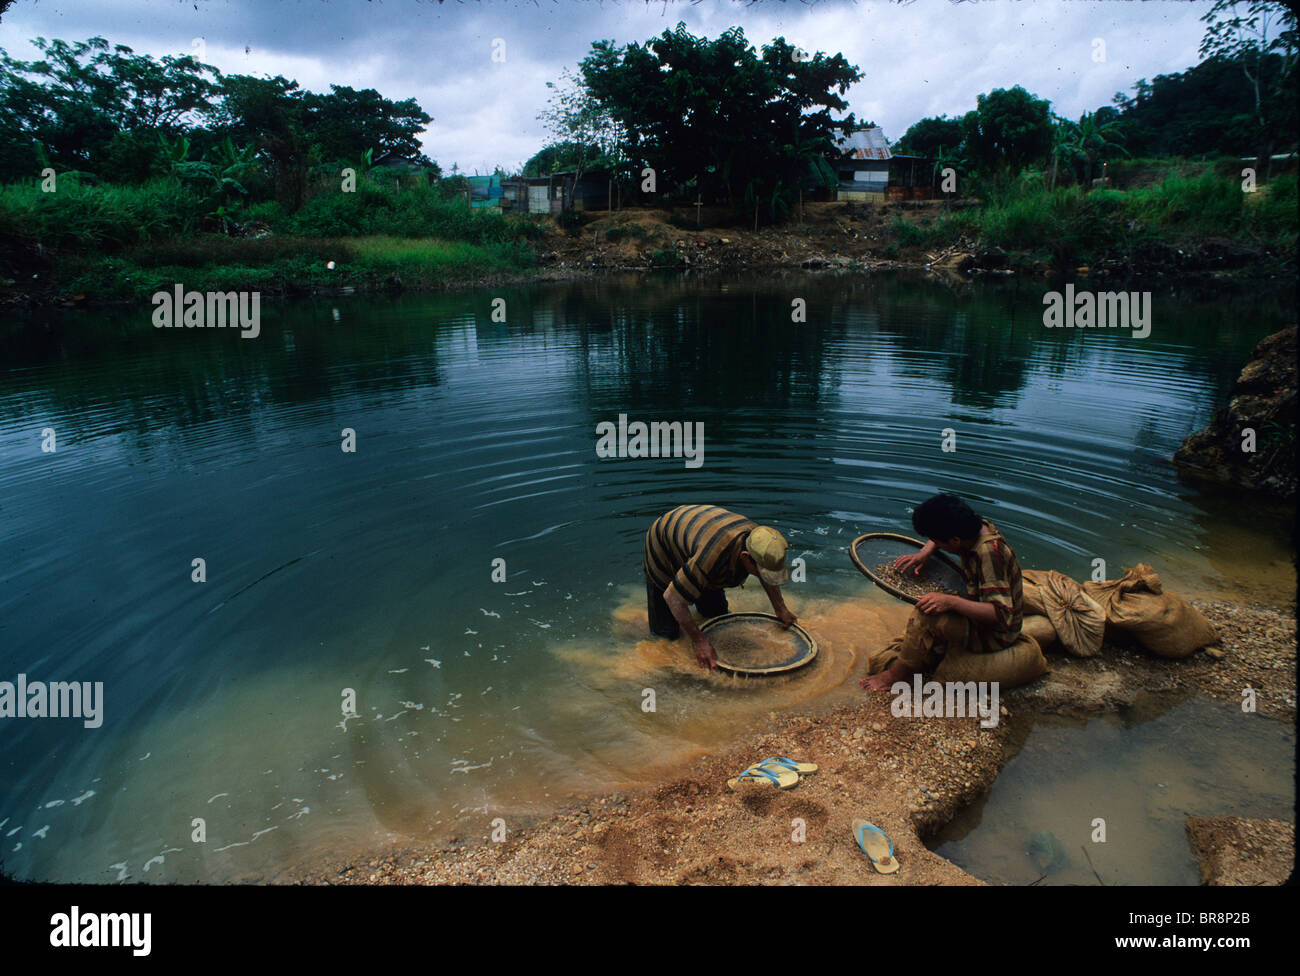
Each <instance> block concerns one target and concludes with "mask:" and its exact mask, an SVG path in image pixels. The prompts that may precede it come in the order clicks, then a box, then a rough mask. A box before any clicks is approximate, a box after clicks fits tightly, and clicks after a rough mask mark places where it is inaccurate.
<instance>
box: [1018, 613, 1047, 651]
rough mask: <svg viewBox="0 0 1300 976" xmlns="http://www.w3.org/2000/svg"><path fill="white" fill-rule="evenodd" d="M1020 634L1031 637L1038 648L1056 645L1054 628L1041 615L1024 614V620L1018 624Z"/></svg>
mask: <svg viewBox="0 0 1300 976" xmlns="http://www.w3.org/2000/svg"><path fill="white" fill-rule="evenodd" d="M1020 632H1021V633H1022V634H1028V635H1029V636H1030V637H1032V638H1033V639H1034V640H1035V641H1037V642H1038V646H1039V647H1051V646H1052V645H1053V644H1055V643H1056V628H1055V627H1053V626H1052V622H1051V621H1050V620H1048V619H1047V618H1046V617H1044V616H1043V615H1042V614H1037V613H1027V614H1025V618H1024V620H1023V622H1022V623H1021V624H1020Z"/></svg>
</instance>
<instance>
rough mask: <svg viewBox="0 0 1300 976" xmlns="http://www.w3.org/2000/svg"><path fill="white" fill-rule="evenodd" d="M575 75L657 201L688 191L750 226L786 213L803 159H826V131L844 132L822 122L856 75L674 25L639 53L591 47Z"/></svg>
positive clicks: (787, 48)
mask: <svg viewBox="0 0 1300 976" xmlns="http://www.w3.org/2000/svg"><path fill="white" fill-rule="evenodd" d="M579 69H580V72H581V75H582V81H583V84H584V85H585V87H586V90H587V92H589V93H590V95H591V97H592V98H594V99H595V100H596V102H597V103H598V104H599V106H600V107H601V108H602V109H603V110H605V111H607V112H608V113H609V116H610V117H611V118H612V119H613V120H614V121H615V122H616V123H618V124H620V125H622V126H623V127H624V128H625V130H626V139H625V141H624V143H623V145H622V147H621V148H622V149H623V153H624V155H625V157H626V158H627V159H628V160H629V161H630V162H631V164H632V165H633V166H634V168H635V169H637V170H639V169H640V168H641V167H643V166H645V167H650V168H652V169H654V170H655V172H656V182H657V183H658V188H659V193H660V195H661V197H668V198H672V197H674V196H675V197H677V198H680V199H691V198H692V197H694V196H695V195H697V194H698V195H699V196H700V198H702V199H703V200H704V201H705V202H708V203H714V202H718V201H727V202H729V203H731V204H732V205H733V206H734V207H735V208H736V209H737V210H738V211H743V212H744V213H746V214H750V213H753V214H755V217H756V219H758V218H762V217H766V218H767V219H780V217H781V215H782V214H784V213H786V212H788V210H789V206H790V202H791V200H792V199H793V197H794V195H795V194H796V193H797V192H798V188H799V186H800V185H801V182H802V181H803V180H804V179H805V178H806V176H805V174H806V172H807V170H808V165H809V160H810V159H811V158H812V157H814V156H819V155H831V154H833V152H834V137H835V136H836V134H837V133H841V132H847V131H849V130H851V129H852V128H853V127H854V121H853V116H852V115H849V116H848V117H847V118H846V119H843V120H841V121H836V120H835V119H834V118H833V117H832V113H834V112H843V111H844V110H845V109H847V108H848V103H847V102H846V101H845V100H844V99H843V98H842V97H841V96H843V95H844V93H845V92H847V90H848V87H849V85H851V84H852V83H853V82H855V81H858V80H859V79H861V77H862V75H861V73H860V72H859V71H858V70H857V68H856V67H854V66H853V65H850V64H849V63H848V62H847V61H846V60H845V59H844V58H843V56H842V55H839V54H836V55H834V56H831V57H828V56H827V55H824V54H817V55H816V56H815V57H809V58H805V57H803V56H801V55H799V53H798V52H797V51H796V50H795V48H793V47H792V46H791V45H789V44H788V43H786V41H785V39H784V38H777V39H776V40H775V41H773V42H772V44H770V45H767V46H765V47H764V48H763V50H762V55H761V56H760V55H759V52H758V51H756V50H755V49H754V48H753V46H752V45H750V44H749V42H748V41H747V40H746V39H745V35H744V32H743V31H742V30H741V29H740V28H739V27H733V28H731V29H730V30H728V31H726V32H724V33H723V34H722V35H721V36H720V37H718V38H717V39H716V40H712V41H711V40H709V39H708V38H705V37H695V36H693V35H692V34H690V33H689V32H688V31H687V30H686V25H685V24H680V23H679V24H678V25H677V27H676V29H675V30H672V31H665V32H664V33H663V34H662V35H660V36H659V37H657V38H654V39H652V40H650V41H647V42H646V43H645V44H644V45H641V44H635V43H633V44H628V45H626V46H623V47H618V46H615V45H614V43H613V42H612V41H598V42H596V43H594V44H593V45H592V47H591V53H590V54H589V55H588V56H587V57H586V58H584V59H583V60H582V62H581V63H580V65H579ZM837 92H838V94H837Z"/></svg>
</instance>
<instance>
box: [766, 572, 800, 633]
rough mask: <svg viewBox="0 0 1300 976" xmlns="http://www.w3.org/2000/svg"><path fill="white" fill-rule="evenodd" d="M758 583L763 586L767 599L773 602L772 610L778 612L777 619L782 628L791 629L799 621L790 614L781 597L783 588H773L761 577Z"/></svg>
mask: <svg viewBox="0 0 1300 976" xmlns="http://www.w3.org/2000/svg"><path fill="white" fill-rule="evenodd" d="M758 581H759V582H760V583H762V584H763V592H764V593H766V594H767V598H768V599H769V600H771V601H772V609H773V610H775V611H776V619H777V620H779V621H781V626H782V627H789V626H790V625H791V624H792V623H794V622H795V621H796V620H798V619H799V618H798V617H796V616H795V615H794V614H792V613H791V612H790V610H789V608H788V607H786V605H785V599H784V598H783V597H782V596H781V587H779V586H773V585H772V584H771V583H769V582H767V581H766V580H765V579H763V577H761V576H760V577H759V578H758Z"/></svg>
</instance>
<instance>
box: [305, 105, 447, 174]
mask: <svg viewBox="0 0 1300 976" xmlns="http://www.w3.org/2000/svg"><path fill="white" fill-rule="evenodd" d="M302 102H303V125H304V126H305V127H306V129H307V130H308V131H310V133H311V138H312V140H313V141H314V142H315V143H316V144H317V145H318V146H319V149H320V155H321V157H322V158H323V159H326V160H329V161H336V160H352V159H356V158H358V157H359V156H360V155H361V154H362V153H363V152H365V151H366V150H367V149H369V150H373V154H374V158H375V159H377V160H378V159H383V158H384V157H385V156H397V157H400V158H402V159H409V160H412V161H413V162H417V163H421V164H425V165H429V166H432V165H433V164H432V162H431V161H430V160H429V159H428V158H427V157H425V155H424V153H423V151H422V150H421V148H420V139H419V136H420V133H422V132H424V131H425V129H426V128H427V127H428V125H429V123H430V122H432V121H433V117H432V116H430V115H428V114H426V113H425V111H424V110H423V109H421V108H420V106H419V104H418V103H417V102H416V101H415V99H414V98H407V99H404V100H403V101H400V102H394V101H391V100H390V99H387V98H384V97H383V96H382V95H380V94H379V92H377V91H375V90H374V89H373V88H366V89H363V90H361V91H357V90H356V89H354V88H349V87H347V86H346V85H330V93H329V94H328V95H320V94H316V93H315V92H306V93H304V95H303V98H302Z"/></svg>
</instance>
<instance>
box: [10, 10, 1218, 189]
mask: <svg viewBox="0 0 1300 976" xmlns="http://www.w3.org/2000/svg"><path fill="white" fill-rule="evenodd" d="M1207 8H1208V3H1203V2H1202V3H1188V2H1182V0H1147V2H1134V0H986V2H980V3H950V2H948V0H914V2H912V3H906V4H903V5H898V4H895V3H889V2H886V0H857V2H853V0H819V2H800V0H759V2H733V0H700V2H695V3H690V2H675V3H674V2H669V3H665V2H653V3H645V2H639V0H622V2H612V0H603V2H584V0H535V2H534V0H482V2H473V0H467V2H455V0H448V2H446V3H441V4H440V3H437V2H435V0H373V2H366V0H328V2H327V0H111V2H106V0H17V3H15V4H14V6H12V7H10V8H9V10H8V11H7V12H6V13H5V15H4V20H3V22H0V47H3V48H4V49H5V50H6V51H8V52H9V53H10V54H12V55H14V56H16V57H22V58H31V57H33V56H34V54H35V48H33V47H32V46H31V44H30V41H31V39H32V38H33V37H37V36H43V37H46V38H56V37H57V38H62V39H63V40H68V41H73V40H84V39H86V38H88V37H93V36H95V35H100V36H103V37H106V38H108V40H109V41H110V42H112V43H115V44H126V45H128V46H130V47H131V48H133V49H134V50H135V51H136V52H137V53H147V54H151V55H154V56H160V55H163V54H182V53H192V52H193V50H194V48H193V41H194V39H195V38H202V39H203V43H204V45H205V49H206V56H205V60H206V61H207V62H208V63H209V64H213V65H215V66H216V67H218V68H219V69H220V70H222V71H223V72H227V73H246V74H270V75H276V74H282V75H285V76H286V77H289V78H293V79H295V80H296V81H298V83H299V84H301V85H302V86H303V87H305V88H309V89H312V90H314V91H326V90H328V87H329V85H330V84H339V85H351V86H352V87H354V88H375V89H377V90H378V91H379V92H380V93H382V94H383V95H384V96H386V97H388V98H392V99H402V98H410V97H413V98H415V99H416V100H417V101H418V102H419V103H420V105H421V106H422V107H423V108H424V110H425V111H426V112H428V113H429V114H430V115H432V116H433V117H434V122H433V124H432V125H431V126H430V127H429V129H428V131H427V132H426V133H425V136H424V148H425V152H426V153H427V154H428V155H429V156H430V157H431V158H433V159H435V160H437V161H438V163H439V164H441V165H442V167H443V168H444V170H449V169H450V168H451V165H452V163H453V162H454V163H458V164H459V165H460V167H461V170H462V171H467V172H489V171H491V169H492V167H493V166H495V165H498V164H499V165H502V166H504V167H506V168H507V169H514V168H516V167H518V166H519V165H521V164H522V163H523V162H524V161H525V160H526V159H527V158H528V157H529V156H531V155H532V154H533V153H534V152H536V151H537V150H538V149H539V148H541V146H542V145H544V144H545V143H546V142H547V141H549V137H548V134H547V132H546V129H545V126H544V125H543V124H542V123H541V122H539V121H537V118H536V116H537V114H538V112H539V111H541V110H542V109H543V108H544V107H545V105H546V100H547V96H548V89H547V88H546V82H547V81H555V80H558V79H559V77H560V73H561V71H562V69H563V68H564V67H565V66H570V67H574V66H576V64H577V62H578V61H579V60H580V59H581V58H582V57H583V56H584V55H585V54H586V53H587V51H588V49H589V47H590V44H591V42H592V41H594V40H599V39H604V38H609V39H613V40H615V41H617V42H619V43H627V42H630V41H639V42H644V41H646V40H648V39H649V38H651V37H653V36H655V35H657V34H659V33H661V32H662V31H664V30H668V29H671V28H672V27H674V26H675V25H676V23H677V22H678V21H679V20H681V21H685V22H686V24H687V27H688V28H689V29H690V30H691V32H692V33H694V34H705V35H707V36H709V37H711V38H712V37H716V36H717V35H718V34H720V33H721V32H722V31H724V30H726V29H727V28H728V27H731V26H733V25H739V26H741V27H742V28H744V31H745V36H746V37H747V38H748V39H749V40H750V42H751V43H753V44H754V45H755V46H761V45H762V44H764V43H766V42H768V41H770V40H771V39H772V38H774V37H777V36H784V37H785V38H786V39H787V40H788V41H790V42H791V43H792V44H796V45H798V46H801V47H804V48H806V49H809V50H814V51H824V52H827V53H834V52H840V53H842V54H844V56H845V57H846V58H848V60H849V62H850V63H852V64H855V65H857V66H858V68H859V69H860V70H861V71H862V72H863V74H864V75H865V77H864V78H863V80H862V81H860V82H859V83H858V84H856V85H855V86H854V87H853V88H851V89H850V91H849V94H848V99H849V102H850V105H851V110H852V111H853V112H854V113H856V115H857V116H858V117H859V118H860V119H870V120H872V121H874V122H876V123H877V124H879V125H882V126H884V129H885V134H886V136H887V137H888V138H890V139H891V140H896V139H898V138H899V137H900V136H902V134H903V133H904V132H905V131H906V130H907V127H908V126H909V125H911V124H912V123H913V122H915V121H916V120H917V119H919V118H922V117H924V116H928V115H939V114H948V115H955V114H960V113H963V112H966V111H968V110H969V109H971V108H973V107H974V104H975V96H976V95H977V94H979V93H980V92H986V91H990V90H992V89H994V88H1007V87H1010V86H1012V85H1017V84H1019V85H1023V86H1024V87H1025V88H1027V89H1029V90H1030V91H1031V92H1034V93H1035V94H1037V95H1039V96H1040V97H1045V98H1048V99H1050V100H1051V102H1052V107H1053V110H1054V111H1056V112H1057V113H1059V114H1062V115H1066V116H1069V117H1071V118H1078V116H1079V115H1080V114H1081V113H1082V112H1084V111H1091V110H1093V109H1095V108H1097V107H1098V106H1100V105H1105V104H1109V103H1110V100H1111V98H1112V96H1113V95H1114V94H1115V92H1117V91H1121V90H1122V91H1128V90H1129V89H1130V88H1131V86H1132V85H1133V83H1134V82H1136V81H1137V80H1138V79H1139V78H1147V79H1150V78H1152V77H1154V76H1155V75H1158V74H1167V73H1169V72H1173V71H1182V70H1184V69H1186V68H1188V67H1189V66H1191V65H1193V64H1195V63H1196V62H1197V60H1198V57H1197V50H1196V49H1197V46H1198V45H1199V43H1200V39H1201V34H1202V31H1203V25H1202V24H1201V23H1200V22H1199V17H1200V16H1201V15H1202V14H1203V13H1204V12H1205V10H1206V9H1207ZM497 38H500V39H502V40H504V41H505V62H504V63H494V62H493V61H492V45H493V41H494V40H495V39H497ZM1095 39H1100V40H1101V41H1103V42H1104V45H1105V60H1104V61H1096V60H1094V56H1093V52H1094V50H1096V46H1095V44H1094V41H1095Z"/></svg>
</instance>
